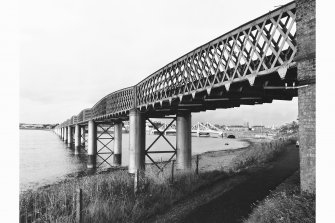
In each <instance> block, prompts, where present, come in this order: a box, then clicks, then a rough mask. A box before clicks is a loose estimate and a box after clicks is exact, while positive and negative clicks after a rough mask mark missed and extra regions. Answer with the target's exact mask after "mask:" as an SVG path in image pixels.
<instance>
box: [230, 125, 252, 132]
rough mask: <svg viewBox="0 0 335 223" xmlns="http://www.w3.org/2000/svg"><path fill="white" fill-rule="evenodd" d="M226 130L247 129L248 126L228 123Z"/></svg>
mask: <svg viewBox="0 0 335 223" xmlns="http://www.w3.org/2000/svg"><path fill="white" fill-rule="evenodd" d="M227 130H231V131H248V130H249V128H248V126H243V125H229V126H227Z"/></svg>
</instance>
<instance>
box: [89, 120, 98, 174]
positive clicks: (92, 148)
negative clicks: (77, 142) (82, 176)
mask: <svg viewBox="0 0 335 223" xmlns="http://www.w3.org/2000/svg"><path fill="white" fill-rule="evenodd" d="M87 140H88V141H87V143H88V148H87V154H88V159H87V168H89V169H92V168H95V167H96V155H97V125H96V123H95V122H94V121H93V120H90V121H89V122H88V139H87Z"/></svg>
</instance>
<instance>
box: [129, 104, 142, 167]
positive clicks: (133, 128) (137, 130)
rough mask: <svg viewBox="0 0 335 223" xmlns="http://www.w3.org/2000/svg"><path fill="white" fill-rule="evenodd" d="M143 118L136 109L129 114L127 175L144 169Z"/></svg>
mask: <svg viewBox="0 0 335 223" xmlns="http://www.w3.org/2000/svg"><path fill="white" fill-rule="evenodd" d="M144 152H145V118H144V115H143V114H142V113H141V112H140V111H138V110H137V109H132V110H130V112H129V167H128V172H129V173H135V172H136V170H138V169H139V170H144V169H145V153H144Z"/></svg>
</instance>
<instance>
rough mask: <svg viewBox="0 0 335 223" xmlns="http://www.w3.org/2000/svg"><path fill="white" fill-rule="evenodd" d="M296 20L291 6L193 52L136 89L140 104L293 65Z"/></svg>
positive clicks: (155, 74)
mask: <svg viewBox="0 0 335 223" xmlns="http://www.w3.org/2000/svg"><path fill="white" fill-rule="evenodd" d="M295 18H296V16H295V4H290V5H288V6H287V7H285V8H282V9H281V10H278V11H275V12H273V13H270V14H268V15H265V16H263V17H261V18H259V19H257V20H255V21H252V22H250V23H248V24H246V25H243V26H241V27H239V28H238V29H235V30H233V31H232V32H230V33H227V34H225V35H223V36H221V37H219V38H218V39H215V40H213V41H212V42H209V43H207V44H206V45H204V46H201V47H199V48H198V49H196V50H194V51H192V52H190V53H188V54H187V55H185V56H183V57H181V58H179V59H178V60H176V61H174V62H172V63H171V64H169V65H167V66H165V67H164V68H162V69H160V70H158V71H157V72H156V73H154V74H153V75H151V76H149V77H148V78H146V79H145V80H144V81H142V82H140V83H139V84H138V85H137V86H136V87H137V92H138V94H137V95H136V96H137V100H138V105H145V104H149V103H155V102H158V101H161V100H163V99H169V98H172V97H176V96H178V95H187V94H192V93H195V92H198V91H203V90H206V89H208V88H211V87H214V86H219V85H225V84H229V83H231V82H232V81H233V80H234V79H243V78H248V77H249V76H251V75H258V74H264V73H271V72H273V71H274V70H275V69H276V68H279V67H281V66H288V65H289V64H290V63H291V62H292V60H293V58H294V55H295V53H296V51H297V47H296V45H297V44H296V41H295V33H296V23H295Z"/></svg>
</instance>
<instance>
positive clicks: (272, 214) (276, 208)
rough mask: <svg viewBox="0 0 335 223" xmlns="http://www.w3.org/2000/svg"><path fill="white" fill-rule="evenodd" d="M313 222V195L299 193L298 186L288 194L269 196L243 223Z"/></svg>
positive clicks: (284, 192)
mask: <svg viewBox="0 0 335 223" xmlns="http://www.w3.org/2000/svg"><path fill="white" fill-rule="evenodd" d="M267 222H273V223H277V222H278V223H279V222H280V223H283V222H284V223H291V222H297V223H312V222H315V195H312V194H307V193H302V194H301V193H300V191H299V186H295V187H294V189H291V190H290V191H289V192H287V191H282V192H279V193H275V194H274V195H271V196H269V197H268V198H266V199H265V200H264V201H262V202H261V203H260V204H259V205H258V206H257V207H255V208H254V209H253V211H252V213H251V214H250V216H249V217H248V219H246V220H245V221H244V223H267Z"/></svg>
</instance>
